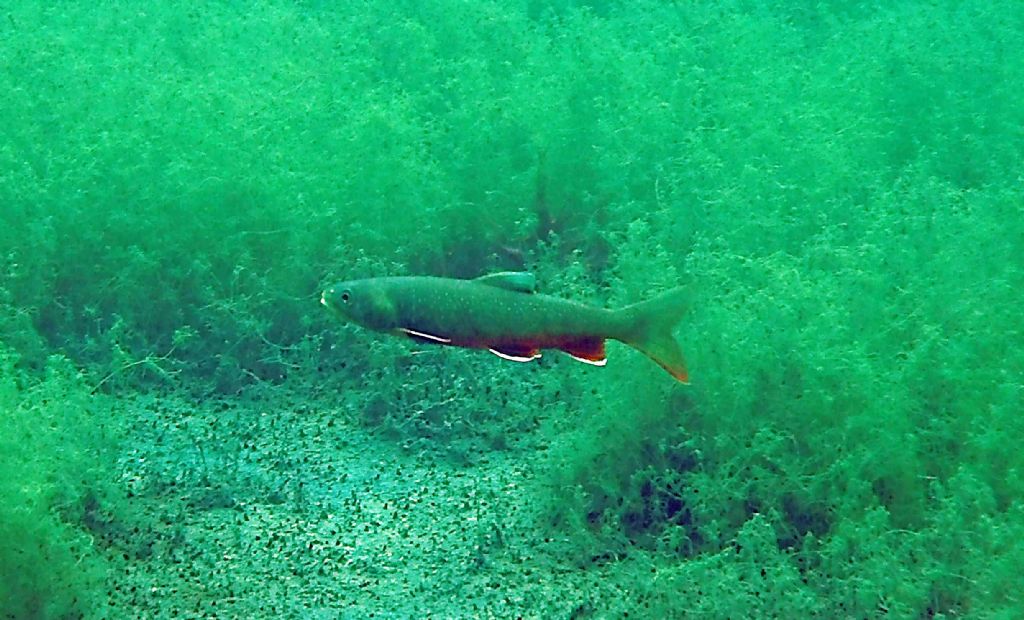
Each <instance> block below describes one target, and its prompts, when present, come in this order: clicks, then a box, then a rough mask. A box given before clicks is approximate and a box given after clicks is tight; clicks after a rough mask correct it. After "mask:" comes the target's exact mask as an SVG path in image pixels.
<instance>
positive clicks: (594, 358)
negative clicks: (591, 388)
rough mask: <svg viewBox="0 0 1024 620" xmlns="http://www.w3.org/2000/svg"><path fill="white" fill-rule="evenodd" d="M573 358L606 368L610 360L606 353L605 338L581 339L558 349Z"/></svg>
mask: <svg viewBox="0 0 1024 620" xmlns="http://www.w3.org/2000/svg"><path fill="white" fill-rule="evenodd" d="M558 348H559V349H561V350H562V351H565V352H566V353H568V354H569V355H571V356H572V357H573V359H576V360H579V361H581V362H584V363H586V364H593V365H594V366H604V365H605V364H606V363H608V358H607V357H606V356H605V352H604V338H580V339H579V340H572V341H569V342H566V343H564V344H562V345H561V346H560V347H558Z"/></svg>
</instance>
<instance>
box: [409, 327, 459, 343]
mask: <svg viewBox="0 0 1024 620" xmlns="http://www.w3.org/2000/svg"><path fill="white" fill-rule="evenodd" d="M398 330H399V331H400V332H403V333H404V334H406V335H408V336H411V337H413V338H422V339H423V340H430V341H431V342H440V343H441V344H448V343H450V342H451V341H452V339H451V338H442V337H441V336H435V335H433V334H425V333H423V332H418V331H416V330H414V329H406V328H404V327H399V328H398Z"/></svg>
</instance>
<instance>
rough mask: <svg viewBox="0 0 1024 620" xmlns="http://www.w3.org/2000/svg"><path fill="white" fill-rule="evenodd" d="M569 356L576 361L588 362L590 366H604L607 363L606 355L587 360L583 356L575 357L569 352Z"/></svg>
mask: <svg viewBox="0 0 1024 620" xmlns="http://www.w3.org/2000/svg"><path fill="white" fill-rule="evenodd" d="M569 357H571V358H572V359H574V360H576V361H577V362H583V363H584V364H590V365H591V366H604V365H605V364H607V363H608V358H607V357H602V358H601V359H599V360H588V359H587V358H585V357H576V356H575V355H573V354H572V353H570V354H569Z"/></svg>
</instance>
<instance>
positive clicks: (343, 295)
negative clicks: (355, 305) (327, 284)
mask: <svg viewBox="0 0 1024 620" xmlns="http://www.w3.org/2000/svg"><path fill="white" fill-rule="evenodd" d="M349 297H351V295H350V294H349V292H348V291H342V292H341V301H342V303H346V304H347V303H348V299H349Z"/></svg>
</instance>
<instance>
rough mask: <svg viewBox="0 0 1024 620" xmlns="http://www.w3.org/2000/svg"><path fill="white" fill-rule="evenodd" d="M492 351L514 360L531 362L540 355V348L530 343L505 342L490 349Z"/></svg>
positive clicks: (503, 357)
mask: <svg viewBox="0 0 1024 620" xmlns="http://www.w3.org/2000/svg"><path fill="white" fill-rule="evenodd" d="M488 351H490V352H491V353H493V354H495V355H497V356H498V357H500V358H502V359H506V360H512V361H513V362H529V361H531V360H535V359H537V358H538V357H540V349H538V348H536V347H531V346H529V345H517V344H503V345H495V346H493V347H490V348H489V349H488Z"/></svg>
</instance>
